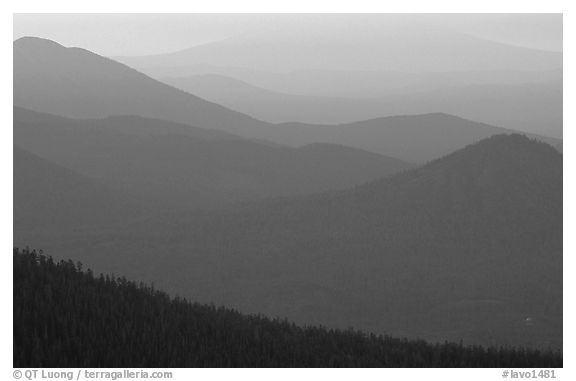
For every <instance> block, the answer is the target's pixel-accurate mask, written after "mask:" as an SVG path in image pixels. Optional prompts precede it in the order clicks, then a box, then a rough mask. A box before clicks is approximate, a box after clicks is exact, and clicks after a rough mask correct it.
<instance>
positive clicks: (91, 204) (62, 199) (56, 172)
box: [13, 146, 151, 234]
mask: <svg viewBox="0 0 576 381" xmlns="http://www.w3.org/2000/svg"><path fill="white" fill-rule="evenodd" d="M13 159H14V161H13V162H14V178H13V181H14V182H13V184H14V200H13V206H14V230H15V231H25V232H32V231H38V230H47V231H50V232H52V233H54V234H58V233H62V232H71V231H75V230H78V231H81V230H82V229H81V228H82V227H89V228H95V227H99V226H111V225H116V224H125V223H129V222H131V221H135V220H140V219H142V218H145V217H146V216H148V215H149V213H150V211H151V208H150V207H149V206H147V204H146V203H145V202H144V200H141V199H140V200H139V199H138V198H137V197H134V196H132V195H130V194H126V193H124V192H119V191H117V190H114V189H112V188H110V187H107V186H105V185H103V184H101V183H100V182H97V181H95V180H94V179H91V178H89V177H86V176H82V175H80V174H78V173H76V172H74V171H71V170H69V169H68V168H64V167H62V166H59V165H57V164H54V163H51V162H49V161H47V160H45V159H43V158H41V157H39V156H37V155H34V154H32V153H30V152H28V151H26V150H23V149H22V148H20V147H18V146H14V156H13Z"/></svg>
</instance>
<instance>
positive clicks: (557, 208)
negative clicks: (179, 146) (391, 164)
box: [15, 135, 563, 349]
mask: <svg viewBox="0 0 576 381" xmlns="http://www.w3.org/2000/svg"><path fill="white" fill-rule="evenodd" d="M39 186H42V184H39ZM15 243H16V244H19V245H22V244H24V245H26V244H28V245H31V246H34V247H42V248H43V249H45V251H47V252H49V253H51V254H54V255H59V256H62V257H64V258H68V257H69V258H73V259H74V260H81V261H82V262H84V263H86V264H88V265H90V266H92V267H93V268H95V270H97V271H106V272H116V273H122V274H126V275H127V276H130V277H131V278H133V279H137V280H146V281H154V282H155V283H156V284H157V285H160V286H161V287H162V288H164V289H166V290H167V291H169V292H173V293H177V294H180V295H183V296H187V297H192V298H193V299H194V300H198V301H201V302H215V303H217V304H224V305H227V306H230V307H234V308H238V309H240V310H241V311H245V312H254V313H264V314H266V315H268V316H282V317H288V318H289V319H291V320H293V321H296V322H298V323H306V324H324V325H327V326H330V327H344V328H345V327H348V326H353V327H355V328H359V329H364V330H368V331H371V332H376V333H382V332H386V333H389V334H393V335H397V336H407V337H416V338H424V339H426V340H429V341H443V340H446V339H447V340H451V341H456V342H457V341H458V340H460V339H462V340H463V341H464V343H465V344H467V343H475V344H485V345H492V344H498V345H500V344H506V345H526V346H531V347H540V348H548V347H552V348H557V349H559V348H561V346H562V292H563V291H562V156H561V154H560V153H559V152H558V151H557V150H555V149H554V148H553V147H551V146H549V145H547V144H544V143H540V142H537V141H534V140H530V139H528V138H526V137H524V136H521V135H499V136H494V137H492V138H489V139H485V140H483V141H481V142H479V143H476V144H474V145H470V146H468V147H466V148H464V149H462V150H460V151H457V152H455V153H453V154H451V155H448V156H446V157H444V158H441V159H438V160H435V161H433V162H431V163H429V164H427V165H425V166H422V167H420V168H417V169H414V170H410V171H407V172H405V173H402V174H398V175H393V176H391V177H388V178H384V179H381V180H378V181H375V182H373V183H370V184H367V185H363V186H358V187H356V188H354V189H350V190H347V191H339V192H331V193H325V194H318V195H313V196H301V197H292V198H283V199H277V200H272V201H266V202H260V203H253V204H247V205H242V206H237V207H233V208H228V209H226V210H221V211H216V212H214V211H213V212H196V213H180V214H177V215H171V216H167V217H166V218H160V219H151V220H148V221H146V222H142V223H140V224H132V225H130V226H126V227H125V228H124V229H116V230H115V231H113V232H110V233H108V235H102V234H99V235H93V236H90V235H85V236H84V237H83V238H78V237H72V238H71V239H66V237H65V235H63V236H60V237H58V239H54V240H51V239H50V238H49V237H32V236H27V235H26V232H15Z"/></svg>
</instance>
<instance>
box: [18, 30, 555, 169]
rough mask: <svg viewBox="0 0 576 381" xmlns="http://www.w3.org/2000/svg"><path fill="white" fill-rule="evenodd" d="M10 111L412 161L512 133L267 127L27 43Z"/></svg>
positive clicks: (442, 117) (87, 57)
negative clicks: (162, 126) (335, 147)
mask: <svg viewBox="0 0 576 381" xmlns="http://www.w3.org/2000/svg"><path fill="white" fill-rule="evenodd" d="M14 104H15V105H16V106H19V107H24V108H28V109H32V110H35V111H41V112H48V113H53V114H57V115H62V116H66V117H75V118H102V117H108V116H118V115H138V116H143V117H147V118H153V119H162V120H168V121H172V122H177V123H183V124H186V125H191V126H197V127H201V128H210V129H218V130H222V131H227V132H229V133H233V134H235V135H240V136H243V137H248V138H251V139H264V140H269V141H272V142H275V143H279V144H285V145H292V146H302V145H307V144H311V143H334V144H340V145H346V146H349V147H355V148H359V149H364V150H369V151H373V152H378V153H381V154H383V155H389V156H392V157H396V158H399V159H402V160H405V161H409V162H424V161H427V160H431V159H434V158H437V157H440V156H442V155H446V154H448V153H450V152H453V151H455V150H457V149H460V148H462V147H463V146H464V145H466V144H470V143H473V142H475V141H477V140H479V139H482V138H486V137H488V136H491V135H495V134H501V133H506V132H511V131H509V130H505V129H502V128H498V127H494V126H490V125H486V124H482V123H476V122H472V121H469V120H465V119H461V118H457V117H454V116H451V115H447V114H437V113H434V114H424V115H415V116H404V117H399V118H395V117H392V118H378V119H372V120H368V121H364V122H358V123H350V124H341V125H308V124H287V125H284V124H280V125H277V124H271V123H267V122H263V121H260V120H256V119H254V118H252V117H250V116H248V115H246V114H242V113H239V112H236V111H232V110H230V109H227V108H225V107H223V106H220V105H217V104H215V103H211V102H208V101H205V100H204V99H201V98H199V97H197V96H195V95H191V94H189V93H186V92H184V91H182V90H179V89H176V88H174V87H171V86H169V85H166V84H164V83H161V82H158V81H156V80H154V79H152V78H150V77H148V76H146V75H144V74H142V73H140V72H138V71H136V70H134V69H131V68H129V67H127V66H125V65H123V64H120V63H118V62H116V61H113V60H111V59H108V58H104V57H101V56H99V55H97V54H94V53H92V52H89V51H87V50H84V49H79V48H65V47H63V46H61V45H59V44H57V43H55V42H53V41H49V40H44V39H39V38H31V37H26V38H21V39H19V40H16V41H15V42H14ZM539 139H541V140H544V141H547V142H549V143H552V144H555V145H556V144H558V143H559V142H560V141H559V140H558V139H552V138H545V137H539Z"/></svg>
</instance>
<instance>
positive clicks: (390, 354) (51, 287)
mask: <svg viewBox="0 0 576 381" xmlns="http://www.w3.org/2000/svg"><path fill="white" fill-rule="evenodd" d="M13 266H14V268H13V271H14V309H13V311H14V312H13V313H14V353H13V355H14V357H13V365H14V367H511V368H521V367H531V368H534V367H546V368H549V367H562V363H563V360H562V355H561V353H558V352H551V351H540V350H529V349H523V348H503V347H501V348H494V347H491V348H485V347H481V346H464V345H462V344H461V343H459V344H456V343H447V342H446V343H443V344H430V343H427V342H425V341H421V340H406V339H399V338H393V337H389V336H382V335H374V334H366V333H362V332H359V331H356V330H353V329H348V330H334V329H327V328H323V327H301V326H297V325H295V324H292V323H289V322H288V321H286V320H280V319H270V318H267V317H263V316H256V315H252V316H250V315H243V314H240V313H239V312H236V311H234V310H232V309H227V308H224V307H215V306H213V305H202V304H198V303H192V302H190V301H187V300H186V299H182V298H179V297H175V298H173V297H170V296H169V295H168V294H166V293H164V292H162V291H159V290H156V289H154V287H153V286H151V285H146V284H143V283H136V282H133V281H129V280H127V279H126V278H124V277H115V276H111V275H101V274H100V275H96V274H94V273H93V272H92V271H91V270H89V269H88V270H85V269H83V268H82V264H80V263H74V262H73V261H71V260H68V261H62V260H61V261H59V262H56V261H55V260H54V259H52V257H49V256H45V255H43V254H42V253H41V252H40V253H37V252H36V251H33V250H32V251H31V250H29V249H24V250H22V249H18V248H15V249H14V250H13Z"/></svg>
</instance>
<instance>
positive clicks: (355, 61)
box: [117, 15, 562, 87]
mask: <svg viewBox="0 0 576 381" xmlns="http://www.w3.org/2000/svg"><path fill="white" fill-rule="evenodd" d="M330 17H332V18H334V17H338V16H334V15H333V16H326V15H323V16H322V20H304V18H305V17H299V20H298V22H297V23H295V22H288V23H284V24H282V23H278V22H275V23H274V25H268V26H263V27H261V28H258V29H257V30H252V31H248V32H246V33H243V34H241V35H237V36H232V37H229V38H226V39H223V40H220V41H214V42H210V43H206V44H201V45H197V46H193V47H191V48H189V49H184V50H181V51H177V52H173V53H167V54H157V55H151V56H143V57H118V58H117V59H118V60H120V61H121V62H124V63H126V64H128V65H130V66H132V67H136V68H156V69H164V72H165V73H171V72H174V71H176V70H178V69H180V68H187V67H189V66H193V65H212V66H220V67H230V66H234V67H239V68H247V69H256V70H263V71H272V72H290V71H296V70H303V69H304V70H306V69H330V70H350V71H381V70H386V71H398V72H408V73H426V72H464V71H495V70H517V71H536V70H550V69H558V68H561V67H562V52H551V51H542V50H537V49H530V48H524V47H519V46H515V45H508V44H503V43H499V42H494V41H488V40H485V39H482V38H477V37H473V36H470V35H467V34H463V33H457V32H453V31H448V30H445V29H443V28H438V27H433V26H426V25H423V23H422V22H420V21H412V22H407V23H404V24H398V23H397V20H392V19H390V20H386V21H384V22H383V21H382V20H383V19H382V17H383V15H378V16H377V19H376V18H374V19H372V20H370V21H367V20H366V18H365V16H362V19H357V20H353V17H350V16H346V17H347V19H346V21H344V20H340V22H335V23H333V24H332V25H330V26H327V25H326V20H327V18H330ZM384 17H385V16H384ZM396 17H397V15H395V16H393V17H391V18H396ZM343 21H344V23H345V24H346V25H347V26H349V27H348V28H347V30H346V33H345V35H344V34H343V33H342V25H343V24H342V22H343ZM454 57H458V59H454ZM407 76H408V77H409V75H407ZM404 79H405V78H404V77H400V78H398V79H396V80H395V81H392V84H393V86H394V85H395V86H397V87H405V86H406V85H407V83H404V84H402V81H403V80H404ZM399 82H400V83H399ZM408 84H409V82H408Z"/></svg>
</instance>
